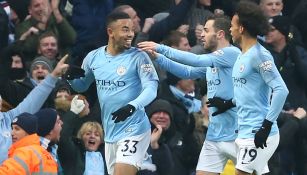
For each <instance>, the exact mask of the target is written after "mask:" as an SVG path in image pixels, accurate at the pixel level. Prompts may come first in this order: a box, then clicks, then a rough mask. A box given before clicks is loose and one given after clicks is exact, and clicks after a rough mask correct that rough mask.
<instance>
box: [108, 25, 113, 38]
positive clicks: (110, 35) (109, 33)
mask: <svg viewBox="0 0 307 175" xmlns="http://www.w3.org/2000/svg"><path fill="white" fill-rule="evenodd" d="M107 33H108V36H109V37H112V36H113V29H112V28H111V27H108V28H107Z"/></svg>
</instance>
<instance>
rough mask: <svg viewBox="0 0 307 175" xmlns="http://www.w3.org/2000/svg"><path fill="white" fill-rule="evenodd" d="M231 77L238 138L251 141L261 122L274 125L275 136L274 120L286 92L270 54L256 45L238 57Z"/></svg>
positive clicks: (276, 128) (272, 131) (272, 133)
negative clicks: (266, 121)
mask: <svg viewBox="0 0 307 175" xmlns="http://www.w3.org/2000/svg"><path fill="white" fill-rule="evenodd" d="M232 76H233V82H234V99H235V101H236V106H237V109H238V112H237V113H238V117H239V118H238V124H239V134H238V138H254V137H255V136H254V135H255V132H256V131H257V130H258V129H259V128H260V127H261V125H262V122H263V120H264V119H267V120H269V121H271V122H274V123H273V126H272V129H271V133H270V135H274V134H276V133H278V127H277V124H276V119H277V117H278V115H279V113H280V111H281V109H282V107H283V105H284V102H285V100H286V97H287V94H288V89H287V87H286V85H285V83H284V81H283V80H282V78H281V76H280V74H279V72H278V70H277V68H276V66H275V64H274V60H273V57H272V55H271V53H270V52H269V51H268V50H266V49H265V48H264V47H263V46H262V45H260V44H259V43H257V44H255V45H254V46H253V47H251V48H250V49H249V50H247V51H246V52H245V53H244V54H241V55H240V56H239V57H238V59H237V61H236V63H235V65H234V67H233V74H232ZM272 92H273V93H272ZM271 95H272V96H271ZM270 97H271V101H270Z"/></svg>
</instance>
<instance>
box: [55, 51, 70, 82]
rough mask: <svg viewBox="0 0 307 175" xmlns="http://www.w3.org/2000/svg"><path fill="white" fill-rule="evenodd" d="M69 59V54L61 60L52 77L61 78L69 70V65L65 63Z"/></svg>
mask: <svg viewBox="0 0 307 175" xmlns="http://www.w3.org/2000/svg"><path fill="white" fill-rule="evenodd" d="M67 58H68V54H66V55H65V56H64V57H62V58H61V60H60V61H59V62H58V64H57V65H56V67H55V68H54V69H53V71H52V72H51V75H52V76H54V77H60V76H62V75H63V74H64V73H65V71H66V70H67V68H68V67H69V65H68V64H66V63H65V61H66V60H67Z"/></svg>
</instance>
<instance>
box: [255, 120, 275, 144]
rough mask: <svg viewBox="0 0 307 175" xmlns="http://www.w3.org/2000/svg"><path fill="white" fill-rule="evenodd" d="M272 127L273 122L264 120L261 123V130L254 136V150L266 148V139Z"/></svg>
mask: <svg viewBox="0 0 307 175" xmlns="http://www.w3.org/2000/svg"><path fill="white" fill-rule="evenodd" d="M272 125H273V122H271V121H269V120H267V119H265V120H264V121H263V123H262V126H261V128H260V129H259V130H258V131H257V132H256V134H255V140H254V143H255V146H256V148H259V147H260V148H262V149H263V148H264V147H266V140H267V139H268V136H269V134H270V132H271V127H272Z"/></svg>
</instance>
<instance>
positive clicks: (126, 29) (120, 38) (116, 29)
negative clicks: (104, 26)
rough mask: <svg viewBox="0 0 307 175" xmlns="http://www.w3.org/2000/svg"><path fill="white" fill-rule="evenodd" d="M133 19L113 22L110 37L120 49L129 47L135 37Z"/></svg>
mask: <svg viewBox="0 0 307 175" xmlns="http://www.w3.org/2000/svg"><path fill="white" fill-rule="evenodd" d="M133 26H134V25H133V23H132V20H131V19H119V20H117V21H116V22H114V23H113V24H112V27H111V28H110V30H111V31H110V32H109V37H110V38H111V40H113V44H114V45H116V47H118V48H120V49H129V48H130V47H131V43H132V40H133V38H134V27H133Z"/></svg>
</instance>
